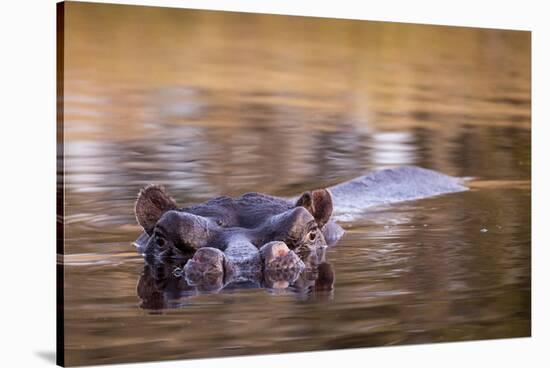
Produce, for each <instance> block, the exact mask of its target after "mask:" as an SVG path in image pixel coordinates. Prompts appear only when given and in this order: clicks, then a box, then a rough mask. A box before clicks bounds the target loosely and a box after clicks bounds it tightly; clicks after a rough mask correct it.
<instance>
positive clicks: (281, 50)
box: [64, 3, 531, 364]
mask: <svg viewBox="0 0 550 368" xmlns="http://www.w3.org/2000/svg"><path fill="white" fill-rule="evenodd" d="M530 78H531V72H530V35H529V34H528V33H525V32H507V31H494V30H479V29H462V28H444V27H430V26H413V25H399V24H390V23H374V22H352V21H350V22H348V21H336V20H319V19H308V18H297V17H275V16H258V15H244V14H229V13H208V12H188V11H175V10H170V9H156V8H140V7H119V6H107V5H89V4H77V3H72V4H69V6H68V9H67V13H66V33H65V84H64V87H65V99H64V101H65V106H64V121H65V136H64V138H65V170H66V186H65V199H66V202H65V211H66V226H65V231H66V233H65V236H66V242H65V253H66V256H65V258H64V267H65V346H66V362H67V363H68V364H92V363H114V362H126V361H142V360H163V359H180V358H193V357H211V356H228V355H237V354H258V353H272V352H288V351H303V350H320V349H332V348H345V347H366V346H380V345H399V344H411V343H429V342H440V341H460V340H471V339H487V338H502V337H517V336H529V335H530V333H531V327H530V321H531V312H530V311H531V297H530V294H531V279H530V273H531V266H530V257H531V112H530V105H531V95H530V89H531V85H530ZM399 165H418V166H422V167H426V168H431V169H434V170H438V171H441V172H444V173H446V174H450V175H456V176H467V177H473V178H475V179H474V180H473V181H472V182H471V187H472V190H470V191H468V192H463V193H457V194H451V195H445V196H441V197H436V198H431V199H425V200H419V201H414V202H407V203H403V204H398V205H391V206H387V207H377V208H372V209H370V210H369V211H367V212H365V214H364V215H363V216H360V217H359V218H354V219H349V218H346V217H345V216H343V217H341V218H340V219H341V220H343V221H342V222H341V223H342V225H343V226H344V228H345V229H346V230H347V233H346V235H345V236H344V238H343V239H342V240H341V241H340V242H339V243H338V244H337V246H336V247H334V248H330V249H329V250H328V252H327V255H326V258H327V261H328V262H329V263H330V265H331V266H332V269H333V271H334V276H335V281H334V285H333V288H332V290H329V291H327V290H325V291H321V292H315V291H312V290H305V291H304V290H302V291H296V290H294V289H292V288H290V289H283V290H266V289H233V290H231V291H225V292H221V293H213V294H200V293H196V292H189V293H187V294H185V296H182V297H180V296H179V295H170V294H169V293H164V294H163V293H162V291H163V289H162V288H163V287H164V288H169V285H168V286H167V285H166V284H164V285H156V287H158V288H159V293H158V295H160V296H159V297H158V298H157V300H156V302H157V303H156V304H150V303H149V304H148V303H147V301H144V300H142V299H141V298H140V297H139V296H138V293H137V284H138V281H139V279H140V277H141V276H142V273H143V272H144V260H143V259H142V258H141V257H140V256H138V255H137V254H136V252H135V249H134V247H133V246H132V242H133V241H134V240H135V239H136V237H137V236H138V235H139V234H140V228H139V227H138V226H137V224H136V221H135V219H134V216H133V202H134V199H135V196H136V193H137V191H138V190H139V188H140V187H142V186H144V185H146V184H149V183H161V184H164V185H165V186H166V187H167V188H168V190H169V191H170V192H171V193H172V194H173V196H174V197H175V198H176V199H177V200H178V202H179V203H180V204H181V205H182V206H183V205H185V204H189V203H195V202H199V201H203V200H206V199H208V198H210V197H212V196H215V195H221V194H227V195H238V194H241V193H243V192H246V191H261V192H266V193H270V194H274V195H283V196H287V195H296V194H298V193H300V192H301V191H303V190H306V189H313V188H318V187H323V186H329V185H333V184H335V183H338V182H341V181H344V180H347V179H350V178H353V177H355V176H357V175H359V174H360V173H362V172H366V171H368V170H371V169H377V168H382V167H391V166H399ZM145 271H146V270H145ZM158 308H160V309H158Z"/></svg>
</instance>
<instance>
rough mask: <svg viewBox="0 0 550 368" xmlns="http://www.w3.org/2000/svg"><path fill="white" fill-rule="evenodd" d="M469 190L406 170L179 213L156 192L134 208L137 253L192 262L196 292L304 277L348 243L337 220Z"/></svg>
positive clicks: (220, 201)
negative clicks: (322, 253)
mask: <svg viewBox="0 0 550 368" xmlns="http://www.w3.org/2000/svg"><path fill="white" fill-rule="evenodd" d="M463 190H467V188H465V187H464V186H462V185H461V179H458V178H454V177H450V176H447V175H443V174H440V173H437V172H435V171H431V170H426V169H422V168H417V167H401V168H396V169H385V170H380V171H374V172H372V173H369V174H367V175H364V176H361V177H358V178H356V179H353V180H350V181H347V182H344V183H342V184H338V185H335V186H332V187H329V188H326V189H319V190H314V191H311V192H305V193H303V194H302V195H301V196H299V197H297V198H293V199H286V198H278V197H273V196H269V195H265V194H260V193H247V194H244V195H242V196H241V197H238V198H229V197H217V198H214V199H212V200H210V201H208V202H205V203H202V204H199V205H196V206H191V207H185V208H180V209H178V207H177V205H176V203H175V201H174V200H173V199H172V198H171V197H169V196H168V195H167V194H166V192H165V191H164V189H163V188H162V187H159V186H154V185H152V186H148V187H146V188H144V189H142V190H141V191H140V193H139V196H138V199H137V201H136V206H135V213H136V218H137V220H138V222H139V224H140V225H141V226H142V227H143V229H144V230H145V233H144V234H143V235H142V236H140V237H139V238H138V240H137V241H136V245H137V246H138V249H139V251H140V252H141V253H142V254H144V255H146V256H147V258H148V259H150V260H156V261H163V260H167V259H186V260H187V259H188V261H186V262H185V265H183V264H182V266H183V269H182V272H183V273H184V275H185V278H186V281H187V282H188V283H189V284H192V285H200V284H201V283H202V281H204V280H210V279H216V280H220V279H222V280H224V281H223V283H225V284H227V283H230V282H232V281H238V280H251V279H252V280H254V279H257V278H258V275H264V276H265V275H267V276H268V277H267V278H269V276H270V275H272V276H273V275H277V274H278V273H279V274H280V273H281V272H283V273H284V272H286V274H288V275H291V276H292V275H293V274H294V273H295V274H296V275H299V274H300V273H301V272H302V271H303V270H304V268H309V269H311V267H306V266H305V264H304V261H306V260H307V261H306V264H307V265H311V259H312V254H313V255H315V254H317V253H318V250H319V249H323V248H324V247H326V246H327V245H332V244H335V243H336V242H337V241H338V239H339V238H340V237H341V236H342V235H343V233H344V231H343V229H342V228H341V227H340V226H339V225H338V224H336V223H335V222H334V220H333V219H332V214H333V212H335V213H338V214H345V213H355V212H360V211H363V210H365V209H366V208H368V207H370V206H373V205H377V204H387V203H394V202H400V201H406V200H414V199H420V198H425V197H430V196H435V195H439V194H443V193H452V192H459V191H463ZM313 258H316V257H313ZM313 264H315V265H318V264H319V262H317V261H314V262H313ZM275 278H276V277H275ZM263 279H264V280H265V279H266V278H265V277H264V278H263ZM288 281H289V280H286V282H288ZM290 281H291V282H294V281H295V280H290Z"/></svg>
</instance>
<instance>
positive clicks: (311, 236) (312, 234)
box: [309, 231, 317, 241]
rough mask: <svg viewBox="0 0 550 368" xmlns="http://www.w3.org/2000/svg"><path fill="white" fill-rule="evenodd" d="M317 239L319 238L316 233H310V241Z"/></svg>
mask: <svg viewBox="0 0 550 368" xmlns="http://www.w3.org/2000/svg"><path fill="white" fill-rule="evenodd" d="M316 237H317V232H316V231H312V232H310V233H309V240H311V241H314V240H315V238H316Z"/></svg>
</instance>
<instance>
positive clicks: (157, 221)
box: [135, 185, 332, 257]
mask: <svg viewBox="0 0 550 368" xmlns="http://www.w3.org/2000/svg"><path fill="white" fill-rule="evenodd" d="M135 214H136V218H137V221H138V223H139V224H140V225H141V226H142V227H143V230H144V231H145V232H146V233H147V235H148V240H147V244H146V246H145V247H144V248H143V251H144V253H146V254H153V255H156V256H160V257H180V256H186V255H189V256H190V255H192V254H194V253H195V252H196V250H198V249H200V248H203V247H213V248H218V249H221V250H225V249H226V248H227V247H228V246H229V245H230V244H231V242H232V239H236V238H239V239H243V238H245V239H247V240H248V241H250V243H252V244H253V245H254V246H256V247H257V248H260V247H261V246H262V245H264V244H267V243H269V242H272V241H280V242H284V243H285V244H286V245H287V246H288V248H289V249H290V250H293V251H295V252H296V253H298V254H299V253H300V252H305V251H309V250H312V249H315V248H319V247H322V246H325V245H326V240H325V236H324V231H323V230H324V229H325V227H326V224H327V223H328V222H329V220H330V217H331V215H332V200H331V195H330V193H329V192H328V191H327V190H325V189H320V190H315V191H311V192H305V193H303V194H302V195H301V196H300V197H299V198H298V199H297V200H286V199H282V198H277V197H272V196H268V195H265V194H260V193H247V194H245V195H243V196H241V197H238V198H235V199H232V198H228V197H218V198H215V199H213V200H211V201H208V202H206V203H203V204H200V205H197V206H194V207H189V208H182V209H178V207H177V205H176V202H175V201H174V200H173V199H172V198H171V197H170V196H169V195H168V194H167V193H166V192H165V191H164V189H163V188H162V187H160V186H156V185H151V186H148V187H145V188H144V189H142V190H141V191H140V193H139V195H138V199H137V201H136V205H135Z"/></svg>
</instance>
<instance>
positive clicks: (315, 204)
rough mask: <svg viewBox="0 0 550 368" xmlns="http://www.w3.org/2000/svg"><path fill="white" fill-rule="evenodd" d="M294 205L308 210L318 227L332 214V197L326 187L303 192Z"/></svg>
mask: <svg viewBox="0 0 550 368" xmlns="http://www.w3.org/2000/svg"><path fill="white" fill-rule="evenodd" d="M296 206H302V207H304V208H305V209H306V210H308V211H309V213H311V214H312V215H313V217H314V218H315V221H316V222H317V225H319V227H323V226H324V225H325V224H326V223H327V222H328V220H330V216H331V215H332V197H331V195H330V193H329V191H328V190H326V189H318V190H314V191H312V192H305V193H304V194H302V196H301V197H300V198H299V199H298V201H297V202H296Z"/></svg>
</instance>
